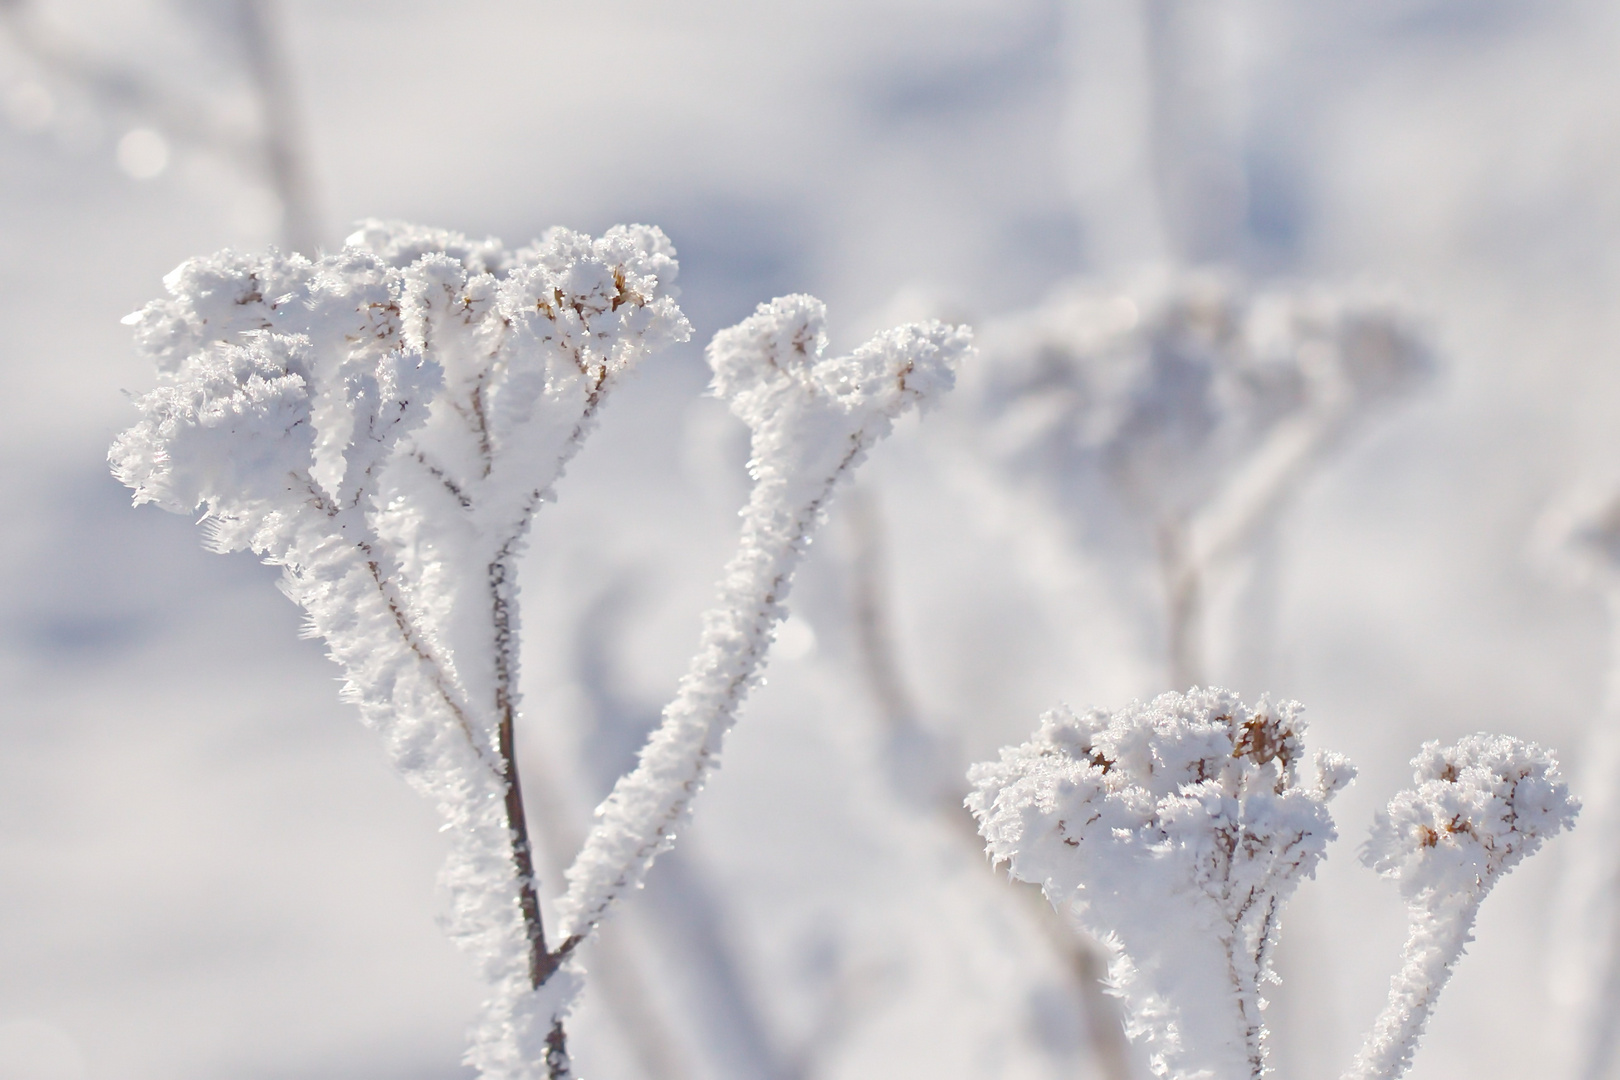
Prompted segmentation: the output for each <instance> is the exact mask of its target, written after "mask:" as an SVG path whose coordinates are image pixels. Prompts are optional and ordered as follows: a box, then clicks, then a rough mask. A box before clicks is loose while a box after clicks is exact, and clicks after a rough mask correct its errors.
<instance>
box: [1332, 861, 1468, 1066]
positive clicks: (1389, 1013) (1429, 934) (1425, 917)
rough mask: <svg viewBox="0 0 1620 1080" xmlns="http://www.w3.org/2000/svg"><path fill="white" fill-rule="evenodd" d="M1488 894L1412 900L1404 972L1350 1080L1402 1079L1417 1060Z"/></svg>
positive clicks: (1391, 987)
mask: <svg viewBox="0 0 1620 1080" xmlns="http://www.w3.org/2000/svg"><path fill="white" fill-rule="evenodd" d="M1483 899H1484V894H1483V893H1468V894H1464V895H1460V896H1453V897H1448V898H1446V899H1445V900H1444V901H1440V900H1437V899H1434V898H1428V899H1426V900H1425V901H1423V902H1420V903H1415V904H1413V905H1412V906H1411V907H1410V909H1409V911H1408V917H1409V919H1410V923H1411V927H1410V930H1409V931H1408V933H1407V937H1406V946H1405V948H1403V949H1402V950H1401V970H1400V971H1399V972H1398V973H1397V974H1396V975H1395V977H1394V978H1393V979H1391V980H1390V982H1389V1002H1388V1004H1386V1005H1385V1006H1384V1011H1383V1012H1381V1013H1380V1014H1379V1015H1378V1019H1377V1021H1376V1022H1375V1023H1374V1024H1373V1029H1372V1032H1371V1033H1370V1034H1369V1035H1368V1036H1367V1042H1366V1044H1365V1045H1364V1046H1363V1047H1362V1049H1361V1052H1360V1053H1358V1054H1357V1055H1356V1060H1355V1064H1353V1065H1352V1066H1351V1067H1350V1071H1349V1072H1347V1073H1345V1080H1397V1078H1398V1077H1400V1076H1401V1075H1402V1074H1404V1073H1405V1072H1406V1070H1407V1069H1408V1068H1409V1067H1410V1066H1411V1064H1412V1055H1413V1054H1415V1053H1416V1052H1417V1044H1418V1040H1419V1039H1421V1038H1422V1037H1423V1030H1424V1028H1425V1027H1427V1026H1428V1023H1429V1014H1430V1013H1431V1012H1433V1011H1434V1003H1435V1000H1436V999H1437V998H1438V997H1439V996H1440V991H1441V990H1443V989H1445V986H1446V983H1447V981H1449V980H1450V978H1451V972H1452V969H1453V968H1454V967H1455V966H1456V964H1457V960H1458V958H1459V957H1461V956H1462V951H1463V947H1464V946H1465V945H1467V944H1468V943H1469V942H1470V941H1472V940H1473V929H1474V919H1475V917H1476V916H1477V915H1478V914H1479V905H1480V901H1481V900H1483Z"/></svg>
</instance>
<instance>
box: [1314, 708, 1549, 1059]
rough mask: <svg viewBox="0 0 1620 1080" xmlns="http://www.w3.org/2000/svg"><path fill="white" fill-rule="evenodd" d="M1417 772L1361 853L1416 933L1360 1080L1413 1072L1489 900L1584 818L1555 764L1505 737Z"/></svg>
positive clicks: (1441, 752) (1438, 753) (1448, 750)
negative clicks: (1395, 889)
mask: <svg viewBox="0 0 1620 1080" xmlns="http://www.w3.org/2000/svg"><path fill="white" fill-rule="evenodd" d="M1412 769H1413V777H1412V779H1413V781H1414V783H1415V784H1416V786H1415V787H1413V788H1409V789H1407V790H1405V791H1402V792H1400V793H1398V794H1397V795H1396V796H1395V797H1394V798H1393V799H1391V800H1390V802H1389V808H1388V810H1386V811H1385V812H1384V813H1383V814H1381V815H1379V818H1378V821H1377V823H1376V824H1375V825H1374V826H1373V833H1372V838H1371V839H1370V840H1369V841H1368V843H1367V848H1366V851H1365V853H1364V855H1363V858H1364V861H1365V862H1366V863H1367V865H1369V866H1371V867H1372V868H1373V869H1374V870H1377V871H1378V872H1379V873H1380V874H1382V875H1384V876H1385V877H1387V878H1390V879H1392V880H1393V881H1395V882H1396V883H1398V884H1399V885H1400V887H1401V895H1402V896H1404V897H1405V898H1406V905H1407V915H1408V920H1409V923H1410V926H1409V932H1408V936H1407V939H1406V947H1405V949H1404V950H1403V952H1402V956H1401V970H1400V971H1399V972H1398V973H1397V974H1396V976H1395V977H1394V978H1393V979H1392V980H1391V981H1390V988H1389V1003H1388V1005H1386V1006H1385V1008H1384V1011H1383V1012H1382V1013H1381V1014H1380V1015H1379V1017H1378V1020H1377V1022H1376V1023H1375V1024H1374V1026H1373V1030H1372V1033H1371V1034H1370V1035H1369V1036H1368V1038H1367V1041H1366V1044H1365V1045H1364V1046H1363V1047H1362V1050H1361V1052H1360V1053H1359V1054H1357V1055H1356V1062H1355V1065H1354V1066H1352V1067H1351V1069H1350V1071H1349V1073H1347V1074H1346V1075H1347V1077H1351V1078H1355V1080H1394V1078H1395V1077H1398V1076H1400V1075H1401V1074H1402V1073H1404V1072H1405V1071H1406V1069H1407V1066H1409V1065H1410V1064H1411V1063H1412V1055H1413V1053H1414V1052H1415V1051H1416V1050H1417V1043H1418V1039H1419V1038H1421V1037H1422V1035H1423V1029H1424V1027H1425V1025H1427V1023H1428V1019H1429V1014H1430V1012H1431V1011H1432V1010H1433V1008H1434V1001H1435V998H1436V997H1437V996H1438V995H1439V993H1440V991H1441V990H1442V989H1443V988H1444V987H1445V984H1446V982H1447V980H1448V979H1450V977H1451V971H1452V968H1453V967H1454V966H1455V965H1456V963H1457V959H1458V958H1459V957H1460V956H1461V955H1462V951H1463V946H1465V945H1466V944H1468V942H1469V941H1471V940H1472V939H1473V928H1474V919H1475V917H1476V916H1477V915H1478V913H1479V905H1480V901H1482V900H1484V899H1485V894H1487V893H1488V892H1490V891H1491V889H1492V888H1493V887H1495V885H1496V883H1497V882H1498V881H1500V880H1501V879H1502V876H1503V875H1504V874H1506V873H1507V872H1508V871H1509V870H1512V869H1513V868H1514V867H1515V866H1517V865H1518V864H1519V863H1520V861H1522V860H1523V859H1524V858H1525V856H1527V855H1532V854H1534V853H1535V851H1536V850H1537V849H1538V848H1540V847H1541V842H1542V841H1543V840H1545V839H1547V838H1548V837H1551V836H1556V835H1557V834H1558V833H1560V832H1562V831H1563V830H1565V829H1567V828H1569V827H1570V826H1571V825H1573V824H1574V822H1575V814H1576V812H1577V811H1578V810H1579V809H1580V804H1579V803H1577V802H1576V801H1575V799H1574V798H1573V797H1572V796H1571V795H1570V793H1569V789H1568V788H1567V787H1566V786H1565V785H1564V783H1563V780H1562V778H1561V777H1560V776H1559V774H1558V763H1557V762H1556V761H1555V760H1554V759H1553V756H1552V755H1551V754H1549V753H1548V752H1547V751H1545V750H1543V749H1542V748H1541V747H1539V746H1536V745H1535V744H1533V743H1525V742H1521V741H1519V740H1518V739H1513V738H1509V737H1508V736H1506V735H1485V734H1480V735H1470V736H1468V737H1467V738H1464V739H1462V740H1460V741H1459V742H1457V743H1456V744H1455V745H1453V746H1441V745H1440V744H1439V743H1437V742H1429V743H1424V744H1423V749H1422V750H1421V751H1420V752H1419V753H1418V756H1417V757H1415V758H1413V759H1412Z"/></svg>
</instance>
